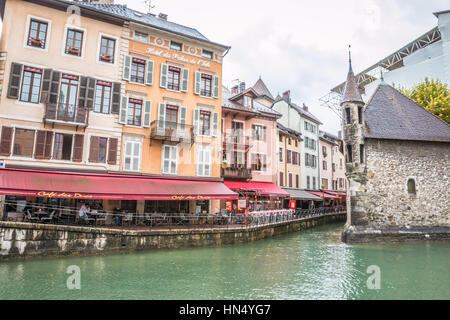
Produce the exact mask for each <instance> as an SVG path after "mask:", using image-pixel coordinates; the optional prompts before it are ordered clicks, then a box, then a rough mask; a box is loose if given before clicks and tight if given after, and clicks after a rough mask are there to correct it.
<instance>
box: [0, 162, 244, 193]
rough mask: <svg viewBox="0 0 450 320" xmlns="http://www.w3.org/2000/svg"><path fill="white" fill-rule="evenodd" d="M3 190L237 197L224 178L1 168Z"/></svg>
mask: <svg viewBox="0 0 450 320" xmlns="http://www.w3.org/2000/svg"><path fill="white" fill-rule="evenodd" d="M0 194H3V195H14V196H28V197H44V198H66V199H67V198H68V199H85V200H96V199H99V200H100V199H102V200H233V199H237V198H238V195H237V194H236V193H234V192H232V191H231V190H230V189H228V188H227V187H226V186H225V185H224V184H223V183H221V182H209V181H195V180H192V181H191V180H189V181H188V180H176V179H172V180H171V179H158V178H149V177H145V176H130V175H118V174H94V173H74V172H48V171H47V172H46V171H39V170H22V169H0Z"/></svg>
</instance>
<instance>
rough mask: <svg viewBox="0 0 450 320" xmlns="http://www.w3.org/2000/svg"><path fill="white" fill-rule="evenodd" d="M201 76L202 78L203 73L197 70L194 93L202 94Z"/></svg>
mask: <svg viewBox="0 0 450 320" xmlns="http://www.w3.org/2000/svg"><path fill="white" fill-rule="evenodd" d="M200 78H201V73H200V72H198V71H196V72H195V83H194V93H195V94H198V95H199V94H200Z"/></svg>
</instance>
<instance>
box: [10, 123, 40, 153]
mask: <svg viewBox="0 0 450 320" xmlns="http://www.w3.org/2000/svg"><path fill="white" fill-rule="evenodd" d="M34 132H35V131H34V130H25V129H16V132H15V136H14V147H13V155H15V156H20V157H28V158H31V157H33V146H34Z"/></svg>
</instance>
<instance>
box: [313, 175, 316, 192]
mask: <svg viewBox="0 0 450 320" xmlns="http://www.w3.org/2000/svg"><path fill="white" fill-rule="evenodd" d="M312 180H313V190H316V177H313V179H312Z"/></svg>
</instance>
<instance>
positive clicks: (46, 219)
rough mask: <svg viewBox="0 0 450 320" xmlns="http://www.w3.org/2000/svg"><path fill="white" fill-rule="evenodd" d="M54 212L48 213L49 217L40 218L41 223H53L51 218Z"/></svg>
mask: <svg viewBox="0 0 450 320" xmlns="http://www.w3.org/2000/svg"><path fill="white" fill-rule="evenodd" d="M55 212H56V210H53V211H52V212H50V215H49V216H48V217H42V218H41V222H43V223H46V222H52V221H53V216H54V215H55Z"/></svg>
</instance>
